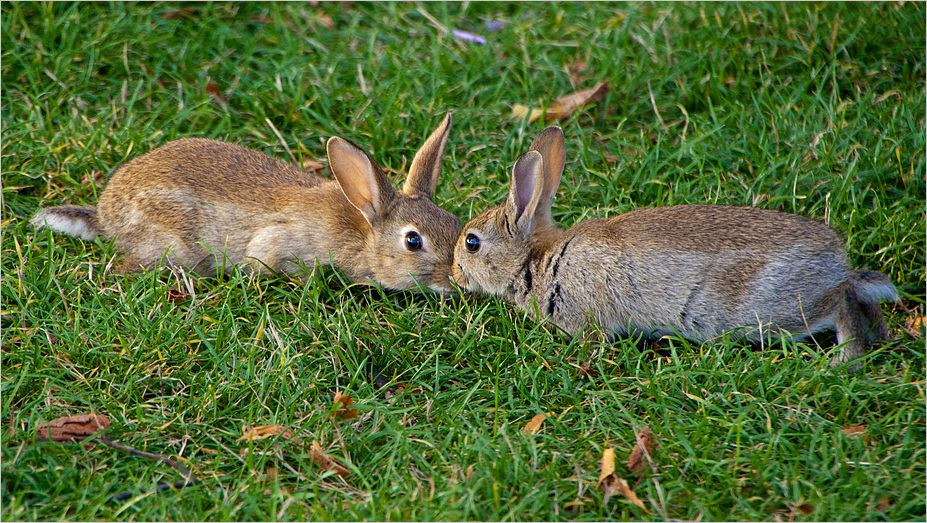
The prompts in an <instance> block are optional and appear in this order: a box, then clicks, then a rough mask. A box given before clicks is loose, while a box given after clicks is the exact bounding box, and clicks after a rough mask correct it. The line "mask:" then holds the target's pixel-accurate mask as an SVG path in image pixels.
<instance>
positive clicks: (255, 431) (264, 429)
mask: <svg viewBox="0 0 927 523" xmlns="http://www.w3.org/2000/svg"><path fill="white" fill-rule="evenodd" d="M278 435H279V436H282V438H281V439H285V440H286V439H290V438H292V437H293V436H294V435H295V434H293V431H292V430H290V429H288V428H286V427H284V426H283V425H263V426H260V427H251V428H249V429H245V431H244V432H243V433H242V436H241V437H240V438H238V439H237V440H235V442H236V443H237V442H240V441H246V440H247V441H255V440H262V439H267V438H272V437H274V436H278Z"/></svg>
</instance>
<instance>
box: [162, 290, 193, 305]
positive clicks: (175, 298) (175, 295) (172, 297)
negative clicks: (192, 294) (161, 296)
mask: <svg viewBox="0 0 927 523" xmlns="http://www.w3.org/2000/svg"><path fill="white" fill-rule="evenodd" d="M188 296H189V295H188V294H187V293H185V292H184V291H181V290H178V289H171V290H169V291H167V301H169V302H171V303H177V302H179V301H184V300H185V299H187V297H188Z"/></svg>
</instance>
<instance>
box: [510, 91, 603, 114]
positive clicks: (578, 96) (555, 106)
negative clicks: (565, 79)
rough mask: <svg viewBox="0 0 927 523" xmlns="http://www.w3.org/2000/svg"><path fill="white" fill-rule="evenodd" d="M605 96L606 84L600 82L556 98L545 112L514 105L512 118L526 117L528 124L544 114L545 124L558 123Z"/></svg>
mask: <svg viewBox="0 0 927 523" xmlns="http://www.w3.org/2000/svg"><path fill="white" fill-rule="evenodd" d="M607 95H608V82H607V81H601V82H599V83H598V84H596V85H595V87H593V88H591V89H585V90H582V91H576V92H575V93H570V94H568V95H565V96H561V97H560V98H557V99H556V100H554V101H553V102H551V103H550V105H549V106H548V107H547V110H546V111H544V110H542V109H530V108H528V107H527V106H524V105H521V104H515V105H513V106H512V116H513V117H515V118H518V119H522V118H524V117H525V116H528V123H529V124H530V123H533V122H534V121H535V120H537V119H538V118H540V117H541V116H542V115H544V114H546V115H547V116H546V120H547V123H551V122H555V121H556V122H559V121H561V120H563V119H565V118H567V117H569V116H570V115H571V114H573V113H574V112H576V110H577V109H579V108H580V107H582V106H584V105H586V104H588V103H591V102H596V101H599V100H602V99H604V98H605V97H606V96H607Z"/></svg>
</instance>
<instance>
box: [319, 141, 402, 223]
mask: <svg viewBox="0 0 927 523" xmlns="http://www.w3.org/2000/svg"><path fill="white" fill-rule="evenodd" d="M326 148H327V149H328V163H329V165H330V166H331V169H332V174H334V175H335V179H337V180H338V184H339V185H340V186H341V191H342V192H343V193H344V195H345V196H346V197H347V199H348V201H349V202H351V205H353V206H354V207H357V210H358V211H360V212H361V214H363V215H364V218H366V219H367V222H368V223H373V220H374V219H375V218H376V217H378V216H380V215H382V214H383V212H384V210H385V209H386V208H387V206H388V205H389V203H390V202H391V201H392V200H393V198H395V196H396V189H394V188H393V186H392V184H390V182H389V179H387V177H386V175H385V174H383V171H382V170H381V169H380V167H379V166H378V165H377V164H376V163H375V162H374V161H373V160H371V159H370V157H369V156H367V153H365V152H364V151H362V150H360V148H358V147H357V146H356V145H354V144H353V143H351V142H349V141H347V140H345V139H344V138H339V137H337V136H334V137H332V138H330V139H329V140H328V144H327V146H326Z"/></svg>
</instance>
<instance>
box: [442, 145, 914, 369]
mask: <svg viewBox="0 0 927 523" xmlns="http://www.w3.org/2000/svg"><path fill="white" fill-rule="evenodd" d="M564 164H565V145H564V139H563V132H562V131H561V130H560V128H558V127H549V128H547V129H545V130H544V131H543V132H542V133H541V134H540V135H539V136H538V137H537V138H536V139H535V141H534V142H533V143H532V145H531V148H530V150H529V152H527V153H525V154H523V155H522V156H521V157H519V158H518V160H517V161H516V162H515V166H514V168H513V170H512V181H511V186H510V188H509V195H508V198H507V200H506V201H505V203H503V204H502V205H500V206H498V207H495V208H492V209H489V210H486V211H484V212H483V213H481V214H479V215H478V216H476V217H475V218H473V219H472V220H470V222H468V223H467V224H466V225H464V227H463V232H462V233H461V235H460V238H459V239H458V241H457V245H456V247H455V250H454V268H453V278H454V280H455V281H456V282H457V283H458V284H459V285H460V286H461V287H463V288H466V289H468V290H471V291H483V292H485V293H489V294H492V295H500V296H503V297H504V298H505V299H506V300H508V301H510V302H514V303H515V304H516V305H517V306H518V307H520V308H522V309H526V310H527V311H528V312H529V313H530V314H532V315H533V316H535V317H538V316H540V317H546V318H549V320H550V321H551V322H553V323H554V324H556V325H557V326H559V327H561V328H562V329H563V330H565V331H566V332H567V333H570V334H578V333H581V332H583V331H584V329H585V328H586V327H587V326H589V325H590V324H591V323H593V322H594V323H596V324H598V325H599V326H601V327H603V328H605V329H607V330H608V331H609V334H610V337H611V338H612V339H614V337H615V336H619V335H625V334H628V333H632V334H643V335H645V336H648V337H659V336H661V335H666V334H669V335H673V334H678V335H680V336H683V337H685V338H689V339H693V340H699V341H701V340H706V339H711V338H714V337H717V336H720V335H721V334H722V333H724V332H725V331H729V330H732V329H738V328H744V331H743V334H744V336H745V337H746V338H747V339H748V340H750V341H753V342H757V341H760V340H763V339H774V338H777V337H778V336H779V334H780V329H781V330H785V331H789V332H791V333H794V334H796V335H797V336H799V337H801V336H802V335H810V334H813V333H816V332H819V331H822V330H827V329H835V330H836V332H837V341H838V343H841V344H844V343H845V345H843V347H842V348H841V350H839V351H838V352H837V354H836V355H835V356H834V357H833V359H832V362H831V363H832V365H836V364H839V363H841V362H848V361H850V360H853V359H856V358H858V357H860V356H862V355H863V343H864V342H866V343H872V342H876V341H878V340H881V339H883V338H885V337H886V336H887V334H888V332H887V328H886V326H885V323H884V321H883V319H882V311H881V309H880V306H879V303H880V302H881V301H886V300H889V301H895V300H898V294H897V292H896V290H895V287H894V286H893V285H892V283H891V282H890V281H889V279H888V277H886V276H885V275H884V274H882V273H879V272H874V271H868V270H851V269H850V268H849V266H848V264H847V259H846V254H845V252H844V249H843V244H842V242H841V240H840V239H839V238H838V237H837V235H836V234H835V233H834V232H833V231H832V230H830V228H828V227H827V226H826V225H824V224H822V223H819V222H816V221H814V220H811V219H808V218H804V217H800V216H796V215H792V214H785V213H780V212H776V211H772V210H763V209H755V208H746V207H728V206H715V205H678V206H670V207H661V208H650V209H640V210H636V211H633V212H629V213H626V214H621V215H619V216H615V217H612V218H594V219H588V220H584V221H581V222H579V223H577V224H576V225H574V226H573V227H571V228H569V229H567V230H563V229H560V228H557V227H556V226H555V225H554V223H553V220H552V218H551V205H552V202H553V197H554V194H555V193H556V191H557V186H558V184H559V183H560V177H561V175H562V174H563V168H564ZM857 366H858V364H853V365H852V367H851V368H856V367H857Z"/></svg>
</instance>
